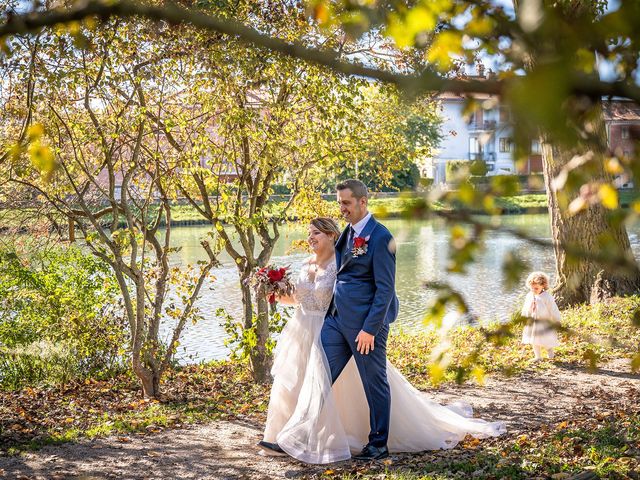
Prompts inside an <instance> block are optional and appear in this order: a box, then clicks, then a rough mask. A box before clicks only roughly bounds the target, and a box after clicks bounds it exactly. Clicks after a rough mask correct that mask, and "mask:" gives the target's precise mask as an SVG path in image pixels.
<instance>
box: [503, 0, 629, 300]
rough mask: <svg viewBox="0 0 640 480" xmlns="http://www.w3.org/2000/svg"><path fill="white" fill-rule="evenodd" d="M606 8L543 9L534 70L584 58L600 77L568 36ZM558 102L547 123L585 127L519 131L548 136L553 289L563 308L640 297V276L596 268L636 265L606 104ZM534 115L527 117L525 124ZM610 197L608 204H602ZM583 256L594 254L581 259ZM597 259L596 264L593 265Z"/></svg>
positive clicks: (592, 4) (569, 5)
mask: <svg viewBox="0 0 640 480" xmlns="http://www.w3.org/2000/svg"><path fill="white" fill-rule="evenodd" d="M606 6H607V2H606V1H602V0H589V1H583V0H569V1H563V2H546V4H545V7H544V10H543V7H542V6H540V7H539V11H538V15H540V14H541V13H542V12H543V11H546V12H549V13H548V14H547V18H546V19H541V20H540V22H541V25H540V26H539V27H538V28H537V31H536V37H537V38H538V40H539V42H540V43H539V45H538V48H537V51H536V52H535V55H533V54H531V55H529V58H528V59H527V60H526V62H525V65H526V66H527V67H528V69H529V70H534V68H535V63H536V62H537V60H538V59H539V58H543V59H544V58H545V57H548V56H551V55H556V54H558V51H560V55H561V56H563V57H564V56H568V55H570V54H571V52H574V51H577V52H581V54H582V55H583V57H584V58H583V59H582V62H583V63H584V66H585V67H586V68H587V69H589V68H590V69H592V70H595V68H596V65H595V60H596V59H595V55H594V54H593V52H590V51H587V50H581V46H580V45H578V44H576V43H575V38H574V37H573V36H571V35H566V34H564V33H563V32H570V31H571V26H572V25H574V24H578V25H585V26H586V25H589V24H595V23H596V21H597V20H598V17H599V16H601V15H602V14H603V13H604V10H605V8H606ZM514 7H515V9H516V13H517V15H518V17H519V18H520V20H521V24H525V25H526V24H527V21H528V20H527V17H531V16H535V15H536V12H535V10H534V11H531V9H532V8H533V9H535V7H532V6H531V3H530V2H520V1H518V0H514ZM557 73H560V72H557ZM529 86H530V87H531V88H532V89H533V88H536V87H539V86H540V83H539V82H538V83H536V82H535V81H532V82H530V83H529ZM516 93H517V96H516V94H512V98H511V100H512V103H513V104H514V106H515V108H517V109H526V110H529V109H530V105H528V104H527V102H524V101H523V100H522V99H521V98H518V96H519V95H521V94H522V93H523V92H522V91H520V90H517V92H516ZM550 97H551V98H547V99H545V100H544V103H545V107H546V111H544V113H543V116H550V115H556V116H558V117H560V118H562V117H565V118H566V117H573V118H580V119H582V120H583V121H582V122H579V123H577V124H576V126H575V127H574V129H573V130H569V129H567V128H560V129H550V128H543V129H542V131H540V129H539V125H544V124H545V123H547V122H543V121H540V120H542V119H537V118H535V117H534V118H530V119H529V121H528V122H527V123H525V124H523V125H521V126H520V127H519V128H518V132H519V134H520V135H521V137H522V140H523V142H527V141H528V140H529V139H530V138H532V137H534V136H535V132H537V131H540V141H541V144H542V145H543V148H542V152H543V166H544V178H545V186H546V189H547V192H548V193H547V195H548V205H549V218H550V222H551V232H552V238H553V245H554V250H555V258H556V285H555V287H554V289H553V291H554V295H555V297H556V300H557V302H558V304H559V305H560V306H561V307H562V306H569V305H573V304H577V303H584V302H591V303H597V302H600V301H602V300H604V299H607V298H610V297H613V296H616V295H627V294H631V293H635V292H637V291H639V290H640V272H638V271H637V270H636V271H633V270H631V271H629V270H628V269H620V268H617V267H616V266H615V265H610V266H607V265H602V263H601V262H597V261H596V259H597V257H598V256H599V255H598V254H599V252H601V251H602V250H603V249H604V248H606V249H609V250H610V251H611V252H612V253H614V255H616V256H621V257H626V258H628V259H629V262H634V260H633V252H632V251H631V246H630V243H629V237H628V235H627V231H626V227H625V225H624V223H623V222H622V221H621V218H620V216H615V215H613V214H612V212H611V209H612V208H615V207H617V201H615V198H616V193H615V191H613V189H612V188H611V187H610V185H611V184H612V182H613V175H612V170H611V169H607V168H606V166H607V165H608V163H607V158H608V157H609V156H610V155H609V153H608V152H607V149H606V143H607V138H606V130H605V125H604V119H603V115H602V108H601V99H600V98H593V97H592V98H587V97H584V98H582V99H581V100H580V101H573V102H571V101H569V102H564V103H563V102H561V101H560V99H559V98H554V93H553V91H552V92H551V95H550ZM550 100H551V101H550ZM526 113H527V112H526V111H520V112H519V114H520V115H519V117H524V116H525V115H526ZM534 115H535V114H534ZM532 120H533V121H532ZM575 164H579V165H580V170H579V171H578V170H576V169H575V168H574V165H575ZM613 171H615V170H613ZM581 187H582V188H581ZM603 197H604V199H605V202H602V201H601V200H602V199H603ZM607 207H608V208H607ZM575 252H583V253H586V254H587V255H583V256H582V258H579V256H578V257H577V256H576V255H575ZM589 256H591V257H592V258H585V257H589Z"/></svg>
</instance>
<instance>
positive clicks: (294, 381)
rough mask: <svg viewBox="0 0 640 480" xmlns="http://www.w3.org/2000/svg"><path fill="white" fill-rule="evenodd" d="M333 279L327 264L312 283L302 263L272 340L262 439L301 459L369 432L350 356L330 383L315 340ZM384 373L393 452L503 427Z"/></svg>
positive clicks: (342, 447) (451, 442)
mask: <svg viewBox="0 0 640 480" xmlns="http://www.w3.org/2000/svg"><path fill="white" fill-rule="evenodd" d="M335 278H336V267H335V264H334V263H333V262H331V264H330V266H329V267H328V268H327V269H326V271H325V272H324V273H323V274H321V275H319V276H317V277H316V279H315V281H311V279H310V277H309V267H308V263H305V265H304V266H303V268H302V270H301V272H300V276H299V278H298V281H297V283H296V293H295V299H296V302H297V304H298V306H297V307H296V312H295V315H294V317H293V318H292V319H291V320H290V321H289V322H288V323H287V325H286V326H285V328H284V329H283V331H282V334H281V336H280V339H279V340H278V345H277V346H276V350H275V356H274V364H273V369H272V371H271V373H272V375H273V377H274V378H273V387H272V389H271V398H270V400H269V410H268V413H267V424H266V428H265V432H264V440H265V441H267V442H272V443H273V442H277V443H278V445H280V447H281V448H282V449H283V450H284V451H285V452H287V453H288V454H289V455H291V456H292V457H294V458H296V459H298V460H301V461H303V462H307V463H330V462H336V461H340V460H346V459H348V458H350V457H351V452H352V451H355V452H359V451H360V450H361V449H362V447H363V446H364V445H366V443H367V438H368V435H369V407H368V405H367V400H366V397H365V394H364V389H363V386H362V381H361V380H360V375H359V373H358V370H357V368H356V365H355V362H354V360H353V358H352V359H351V360H350V361H349V363H348V364H347V366H346V367H345V369H344V370H343V371H342V373H341V375H340V377H339V378H338V379H337V380H336V382H335V384H334V385H333V387H332V386H331V379H330V376H329V373H328V372H329V365H328V363H327V359H326V357H325V354H324V350H323V349H322V344H321V341H320V330H321V328H322V324H323V322H324V316H325V313H326V311H327V308H328V306H329V303H330V301H331V295H332V293H333V284H334V281H335ZM387 376H388V381H389V386H390V387H391V427H390V433H389V443H388V447H389V450H390V451H392V452H418V451H423V450H436V449H441V448H443V449H446V448H453V447H454V446H455V445H456V444H457V443H458V442H459V441H460V440H462V439H463V438H464V437H465V435H467V434H470V435H473V436H474V437H477V438H485V437H490V436H498V435H500V434H502V433H505V432H506V428H505V426H504V423H502V422H487V421H484V420H480V419H475V418H471V415H472V411H471V407H470V406H469V405H466V404H463V403H456V404H453V405H447V406H443V405H440V404H438V403H437V402H434V401H433V400H430V399H429V398H428V397H427V395H425V394H424V393H422V392H420V391H418V390H417V389H416V388H414V387H413V386H412V385H411V384H410V383H409V382H408V381H407V380H406V379H405V378H404V377H403V376H402V374H401V373H400V372H399V371H398V370H396V369H395V368H394V367H393V365H391V364H390V363H388V362H387Z"/></svg>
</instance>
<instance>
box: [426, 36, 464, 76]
mask: <svg viewBox="0 0 640 480" xmlns="http://www.w3.org/2000/svg"><path fill="white" fill-rule="evenodd" d="M462 52H463V49H462V36H461V35H460V34H459V33H457V32H448V31H445V32H442V33H440V34H439V35H437V36H436V38H435V41H434V42H433V45H432V46H431V48H430V49H429V52H428V53H427V60H428V61H429V62H431V63H435V64H436V65H437V67H438V69H439V70H441V71H445V70H448V69H449V68H450V67H451V65H452V64H453V59H452V57H453V56H454V55H460V54H462Z"/></svg>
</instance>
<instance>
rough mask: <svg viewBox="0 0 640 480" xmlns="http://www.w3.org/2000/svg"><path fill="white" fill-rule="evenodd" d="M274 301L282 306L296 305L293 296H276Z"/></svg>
mask: <svg viewBox="0 0 640 480" xmlns="http://www.w3.org/2000/svg"><path fill="white" fill-rule="evenodd" d="M276 301H278V302H279V303H281V304H283V305H297V303H298V302H296V299H295V297H294V296H293V295H282V296H277V297H276Z"/></svg>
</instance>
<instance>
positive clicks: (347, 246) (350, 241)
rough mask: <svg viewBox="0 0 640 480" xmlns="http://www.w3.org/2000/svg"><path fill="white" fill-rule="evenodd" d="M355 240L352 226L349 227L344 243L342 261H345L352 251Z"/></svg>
mask: <svg viewBox="0 0 640 480" xmlns="http://www.w3.org/2000/svg"><path fill="white" fill-rule="evenodd" d="M354 238H355V230H354V229H353V227H352V226H349V233H348V234H347V241H346V242H345V251H344V255H343V256H342V259H343V260H344V259H346V258H347V255H349V253H351V250H353V239H354Z"/></svg>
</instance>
